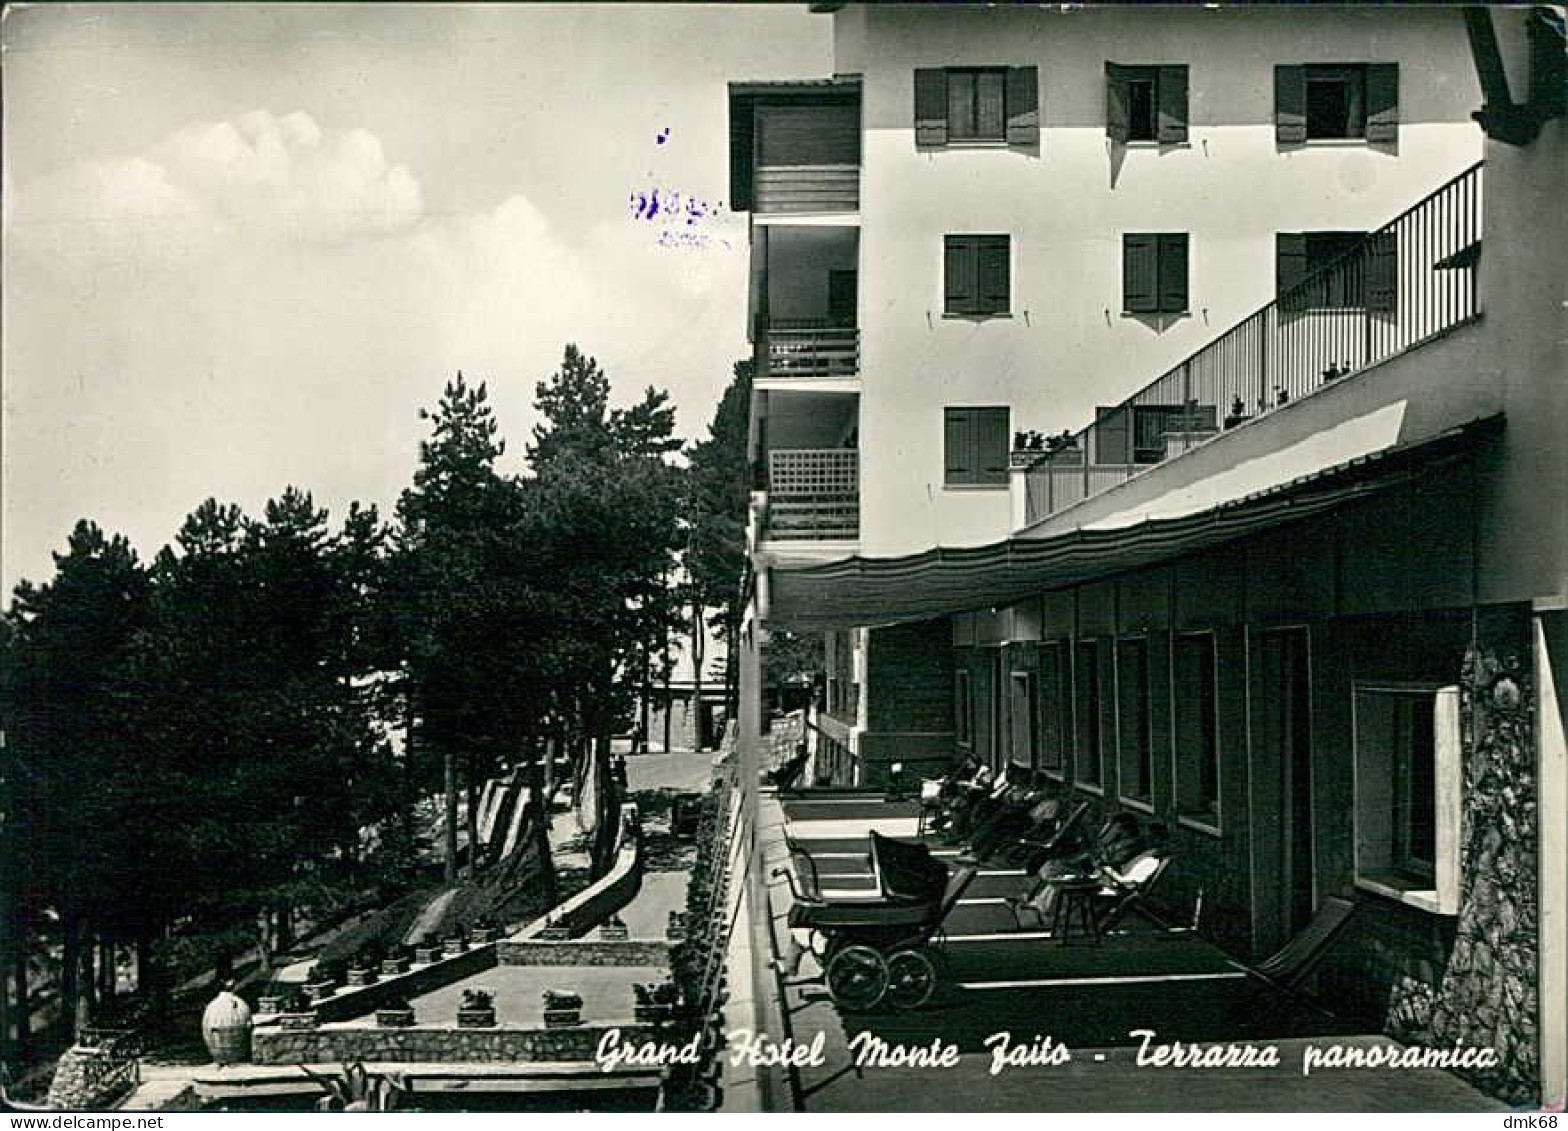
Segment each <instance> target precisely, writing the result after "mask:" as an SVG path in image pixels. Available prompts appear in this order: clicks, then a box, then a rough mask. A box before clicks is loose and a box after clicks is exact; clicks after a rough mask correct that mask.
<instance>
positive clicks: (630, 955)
mask: <svg viewBox="0 0 1568 1131" xmlns="http://www.w3.org/2000/svg"><path fill="white" fill-rule="evenodd" d="M496 957H497V959H498V960H499V962H500V964H501V965H502V966H668V965H669V962H670V945H669V943H667V942H664V941H662V940H644V939H626V940H622V941H614V940H606V939H575V940H573V941H571V942H547V941H544V940H542V939H505V940H503V941H502V942H500V943H498V944H497V945H496Z"/></svg>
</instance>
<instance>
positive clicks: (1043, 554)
mask: <svg viewBox="0 0 1568 1131" xmlns="http://www.w3.org/2000/svg"><path fill="white" fill-rule="evenodd" d="M1501 429H1502V417H1501V416H1494V417H1488V418H1486V419H1484V420H1476V421H1472V422H1471V423H1469V424H1465V425H1462V426H1460V427H1458V428H1455V429H1451V430H1449V431H1447V432H1443V433H1439V434H1438V435H1436V436H1433V437H1430V438H1428V439H1425V440H1420V441H1416V442H1413V443H1408V444H1401V445H1396V446H1394V447H1390V448H1386V449H1384V450H1383V451H1380V452H1376V453H1374V454H1371V455H1367V456H1362V457H1359V458H1357V459H1353V460H1349V461H1347V462H1345V463H1340V464H1336V465H1334V466H1332V467H1327V468H1323V469H1322V470H1319V471H1316V472H1313V473H1312V474H1310V475H1303V476H1301V477H1299V478H1297V479H1294V480H1291V481H1290V482H1288V483H1283V484H1280V485H1279V486H1277V487H1272V488H1270V489H1268V490H1266V491H1260V492H1258V493H1256V494H1254V495H1249V496H1247V497H1245V498H1241V499H1235V500H1232V501H1229V502H1226V503H1222V504H1220V505H1218V506H1214V507H1211V508H1209V509H1207V510H1203V511H1198V512H1196V513H1191V514H1184V515H1181V516H1179V517H1174V518H1156V519H1148V520H1145V521H1142V522H1138V523H1136V524H1133V525H1129V526H1124V527H1120V528H1117V529H1103V528H1094V529H1079V530H1072V531H1068V532H1065V533H1062V534H1058V535H1055V536H1053V537H1049V538H1034V539H1023V538H1010V539H1007V540H1005V541H1002V542H994V543H991V544H990V545H986V546H971V547H965V548H961V549H945V548H941V547H938V548H937V549H934V550H927V551H926V552H924V553H920V554H911V555H909V556H907V557H900V558H862V557H851V558H846V559H844V560H842V561H836V562H829V563H826V564H822V565H812V566H798V567H794V568H785V567H775V568H774V569H773V570H771V571H770V575H769V584H768V609H767V619H768V623H769V624H770V625H773V626H775V627H780V628H788V629H792V630H795V631H807V632H810V631H817V632H820V631H825V630H828V629H838V628H849V627H853V626H858V625H879V624H891V623H895V622H898V621H910V620H926V619H929V618H931V617H939V616H947V615H950V614H952V613H960V612H969V611H973V610H976V609H987V608H996V607H1000V606H1002V605H1009V604H1012V603H1014V602H1016V601H1021V600H1024V599H1025V598H1028V597H1033V596H1038V595H1039V594H1041V593H1043V592H1045V591H1047V590H1050V589H1057V588H1061V587H1063V586H1067V585H1078V584H1082V583H1083V582H1087V581H1094V580H1097V579H1099V578H1102V577H1107V576H1110V575H1112V574H1117V573H1123V572H1125V571H1127V570H1133V569H1139V568H1142V567H1144V566H1151V565H1155V564H1157V563H1159V562H1162V561H1165V560H1168V559H1170V558H1173V557H1176V556H1178V555H1181V554H1188V553H1192V552H1194V551H1198V550H1203V549H1207V548H1209V547H1212V546H1217V545H1220V544H1222V543H1225V542H1229V541H1232V540H1234V539H1237V538H1244V537H1246V536H1248V535H1252V534H1257V533H1260V532H1262V531H1265V530H1269V529H1273V528H1275V527H1279V526H1284V525H1287V524H1289V523H1294V522H1300V521H1302V520H1303V519H1307V518H1311V517H1313V516H1314V515H1319V514H1322V513H1324V512H1325V511H1330V510H1333V509H1335V508H1338V507H1343V506H1346V505H1348V504H1351V503H1354V502H1356V501H1358V500H1360V499H1363V498H1366V497H1368V496H1370V495H1374V494H1377V493H1380V492H1383V491H1388V490H1391V489H1393V488H1395V487H1399V486H1401V485H1404V484H1407V483H1410V482H1413V481H1415V480H1416V479H1418V478H1420V477H1422V476H1424V475H1426V474H1428V473H1430V472H1431V471H1433V470H1434V469H1436V468H1438V467H1441V466H1443V465H1445V464H1448V463H1452V462H1454V461H1456V460H1458V459H1460V458H1462V457H1463V456H1464V455H1466V454H1467V453H1468V452H1469V451H1470V450H1471V449H1472V448H1473V447H1474V446H1475V445H1476V444H1477V443H1478V442H1480V441H1481V440H1482V439H1483V438H1484V437H1487V436H1492V435H1496V434H1497V433H1498V432H1500V431H1501Z"/></svg>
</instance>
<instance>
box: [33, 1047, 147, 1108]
mask: <svg viewBox="0 0 1568 1131" xmlns="http://www.w3.org/2000/svg"><path fill="white" fill-rule="evenodd" d="M135 1086H136V1064H135V1061H134V1060H130V1059H128V1058H126V1057H124V1056H119V1055H115V1054H112V1053H109V1052H107V1051H105V1050H104V1049H97V1048H84V1047H83V1046H81V1045H73V1046H72V1047H71V1048H68V1049H66V1050H65V1052H64V1053H62V1054H61V1055H60V1061H59V1063H58V1064H56V1065H55V1070H54V1079H52V1080H51V1081H50V1082H49V1098H48V1099H47V1100H46V1101H45V1102H46V1103H47V1104H48V1106H49V1107H51V1108H54V1109H56V1110H58V1111H101V1110H104V1109H106V1108H108V1107H110V1106H112V1105H113V1103H114V1101H116V1100H118V1099H120V1098H121V1097H123V1096H124V1095H125V1094H126V1093H127V1092H128V1091H130V1090H131V1089H132V1088H134V1087H135Z"/></svg>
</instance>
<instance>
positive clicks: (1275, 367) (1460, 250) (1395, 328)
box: [1014, 164, 1482, 526]
mask: <svg viewBox="0 0 1568 1131" xmlns="http://www.w3.org/2000/svg"><path fill="white" fill-rule="evenodd" d="M1481 187H1482V178H1481V165H1480V164H1476V165H1474V166H1472V167H1471V168H1469V169H1467V170H1466V171H1465V172H1463V173H1461V174H1460V175H1459V176H1458V177H1455V178H1454V179H1453V180H1452V181H1450V182H1448V183H1447V184H1446V185H1444V186H1443V187H1442V188H1439V189H1438V190H1437V191H1436V192H1434V193H1432V194H1431V195H1430V196H1428V197H1426V198H1425V199H1424V200H1422V201H1420V202H1419V203H1417V204H1416V205H1414V206H1413V207H1412V208H1410V209H1409V210H1407V211H1406V212H1404V213H1403V214H1402V215H1400V216H1399V217H1398V218H1397V219H1395V220H1393V221H1391V222H1390V223H1388V224H1386V225H1384V226H1383V227H1381V228H1379V229H1378V230H1377V231H1375V232H1371V233H1369V234H1368V235H1367V236H1366V237H1365V239H1363V240H1361V241H1359V243H1358V244H1357V245H1356V246H1354V247H1352V248H1351V249H1349V250H1346V251H1345V252H1344V253H1343V254H1342V255H1340V256H1339V257H1338V258H1336V259H1334V260H1333V261H1332V262H1329V263H1326V264H1324V265H1323V267H1322V268H1321V269H1320V270H1317V271H1316V272H1313V273H1312V274H1310V275H1308V276H1307V277H1306V278H1304V279H1302V280H1301V281H1300V282H1299V283H1297V284H1295V285H1294V286H1291V287H1289V288H1287V289H1286V290H1284V291H1282V292H1281V293H1280V295H1279V296H1278V297H1277V298H1276V299H1275V300H1274V301H1273V302H1271V303H1269V304H1268V305H1267V306H1265V307H1263V308H1262V309H1261V310H1259V311H1258V312H1257V313H1255V314H1253V315H1252V316H1251V317H1249V318H1246V319H1244V320H1243V321H1242V322H1240V323H1238V324H1237V325H1235V326H1233V327H1232V328H1231V329H1230V330H1228V331H1226V332H1225V333H1224V334H1222V335H1221V336H1220V337H1218V338H1216V339H1215V340H1214V341H1212V342H1210V343H1209V344H1208V345H1206V346H1204V347H1203V348H1202V349H1200V350H1199V351H1198V352H1197V353H1195V354H1193V355H1192V356H1190V357H1188V358H1187V359H1186V360H1184V361H1182V362H1181V363H1180V364H1179V365H1177V366H1176V367H1175V368H1173V369H1171V370H1169V371H1168V372H1166V373H1165V374H1164V375H1162V376H1161V377H1160V378H1159V379H1158V380H1156V381H1154V382H1153V383H1151V384H1150V385H1148V386H1146V387H1145V388H1143V389H1142V390H1141V391H1139V392H1137V393H1135V394H1134V395H1133V396H1131V397H1129V398H1128V399H1127V400H1125V401H1123V402H1122V403H1121V404H1118V405H1113V406H1109V407H1105V408H1100V409H1098V410H1096V412H1095V420H1094V423H1092V424H1090V425H1089V426H1088V427H1086V428H1084V429H1082V430H1081V431H1079V432H1078V433H1077V434H1076V435H1071V436H1067V435H1064V436H1062V437H1060V438H1056V439H1054V440H1053V442H1052V450H1050V451H1048V452H1046V453H1045V454H1044V455H1042V456H1040V457H1039V458H1038V459H1037V460H1035V462H1034V463H1033V464H1031V465H1030V466H1029V467H1028V469H1027V470H1026V471H1025V472H1024V473H1023V475H1024V484H1023V486H1024V499H1023V515H1024V523H1023V525H1025V526H1030V525H1033V524H1034V523H1036V522H1039V521H1041V520H1042V519H1045V518H1047V517H1049V516H1050V515H1052V514H1055V513H1057V512H1058V511H1061V510H1064V509H1065V508H1067V507H1070V506H1073V505H1074V504H1076V503H1079V502H1082V501H1083V500H1085V499H1088V498H1092V497H1093V496H1095V495H1098V494H1100V493H1101V492H1103V491H1107V490H1109V489H1111V488H1112V487H1115V486H1117V485H1118V484H1121V483H1124V482H1126V481H1127V480H1129V479H1131V478H1132V477H1133V476H1135V475H1139V474H1141V473H1142V472H1144V471H1146V470H1147V469H1148V468H1150V467H1153V466H1157V465H1158V464H1160V463H1162V462H1164V461H1165V460H1167V459H1170V458H1171V457H1173V456H1177V455H1180V454H1182V453H1183V452H1186V451H1189V450H1191V449H1192V448H1195V447H1198V446H1200V445H1202V444H1204V443H1206V442H1208V441H1209V440H1211V439H1213V438H1214V437H1216V436H1219V435H1222V434H1223V433H1224V432H1226V431H1228V430H1230V429H1232V428H1237V427H1240V426H1241V425H1243V424H1246V423H1248V422H1249V421H1252V420H1255V419H1257V418H1259V417H1261V416H1264V415H1267V414H1268V413H1271V412H1274V411H1276V410H1278V409H1280V408H1283V407H1284V406H1286V405H1288V404H1291V403H1292V402H1295V401H1299V400H1300V399H1302V398H1303V397H1306V396H1308V395H1310V394H1311V393H1313V392H1315V391H1317V390H1318V389H1321V388H1323V387H1325V386H1327V385H1331V384H1335V383H1338V382H1341V381H1345V380H1347V379H1353V378H1354V377H1355V375H1356V374H1357V373H1359V372H1361V371H1362V370H1364V369H1366V368H1368V367H1369V366H1372V365H1376V364H1379V363H1381V362H1384V361H1387V360H1389V359H1391V358H1393V357H1395V356H1396V355H1398V354H1401V353H1404V352H1407V351H1409V350H1412V349H1415V348H1416V347H1418V346H1421V345H1423V344H1425V343H1426V342H1429V341H1431V340H1433V339H1434V338H1437V337H1439V336H1441V335H1444V334H1446V333H1448V332H1449V331H1451V330H1453V329H1455V328H1456V327H1459V326H1461V325H1464V324H1465V323H1467V322H1469V321H1471V320H1472V319H1474V318H1475V317H1477V316H1478V315H1479V314H1480V298H1479V294H1478V291H1477V286H1476V267H1477V265H1478V263H1479V261H1480V255H1481ZM1015 498H1016V496H1015ZM1015 505H1016V504H1015ZM1014 513H1015V516H1016V514H1017V512H1016V511H1015V512H1014Z"/></svg>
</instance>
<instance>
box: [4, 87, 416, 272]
mask: <svg viewBox="0 0 1568 1131" xmlns="http://www.w3.org/2000/svg"><path fill="white" fill-rule="evenodd" d="M421 213H422V203H421V197H420V189H419V184H418V183H417V182H416V181H415V179H414V177H413V175H412V174H410V173H409V171H408V169H407V168H405V167H404V166H402V165H394V164H391V163H389V162H388V161H387V158H386V154H385V152H384V151H383V149H382V146H381V142H380V141H379V140H378V139H377V138H376V137H375V136H374V135H373V134H370V133H368V132H367V131H365V130H362V129H349V130H341V131H331V132H328V131H323V130H322V129H321V127H320V126H319V125H317V124H316V122H315V120H314V119H312V118H311V117H310V116H309V115H308V114H305V113H302V112H298V111H296V112H294V113H291V114H287V115H285V116H283V117H282V118H278V117H275V116H274V115H273V114H271V113H270V112H268V111H266V110H253V111H251V112H249V113H246V114H242V115H240V116H239V117H238V118H235V119H233V120H228V121H220V122H202V123H194V124H191V125H188V126H185V127H184V128H182V129H180V130H178V131H176V132H175V133H174V134H172V135H170V136H169V137H168V138H166V139H165V140H163V141H162V142H160V143H159V144H158V145H156V146H154V147H153V148H152V149H151V150H149V151H148V152H146V153H143V154H138V155H135V156H129V157H112V158H105V159H98V160H92V161H85V162H80V163H78V164H75V165H72V166H71V167H69V168H67V169H65V170H63V171H62V172H60V173H58V174H56V175H55V176H53V177H49V178H46V179H45V180H43V181H41V182H40V183H38V184H37V185H36V186H33V187H32V188H31V189H29V190H28V191H27V192H26V193H25V194H24V195H23V197H22V198H21V200H20V202H19V204H18V206H17V210H16V214H15V216H14V217H13V221H14V222H20V223H24V224H26V225H28V226H29V227H32V226H37V227H39V228H41V229H43V230H49V229H55V230H57V231H59V232H60V234H61V239H62V241H63V242H65V243H68V244H69V243H72V242H76V243H79V244H85V245H86V247H87V248H88V249H89V250H109V251H116V252H120V251H124V250H126V249H128V248H129V249H131V250H135V249H136V248H137V246H138V245H140V244H144V243H146V242H148V241H152V242H154V243H167V242H168V241H176V242H178V243H180V244H181V245H182V247H183V249H184V250H187V251H189V250H192V246H191V245H193V244H200V243H203V242H205V243H207V244H211V243H214V242H217V241H222V240H224V239H226V238H231V237H234V236H243V237H260V238H273V239H283V240H292V241H305V242H333V241H342V240H346V239H349V238H352V237H354V236H357V235H362V234H367V233H368V234H372V235H383V234H386V233H388V232H394V231H397V230H400V229H402V228H406V227H407V226H409V225H411V224H413V223H415V222H417V221H418V220H419V219H420V216H421ZM73 232H74V233H77V234H78V238H77V239H76V240H74V241H73V240H72V238H71V233H73ZM83 235H85V237H86V238H85V239H83V238H81V236H83Z"/></svg>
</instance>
